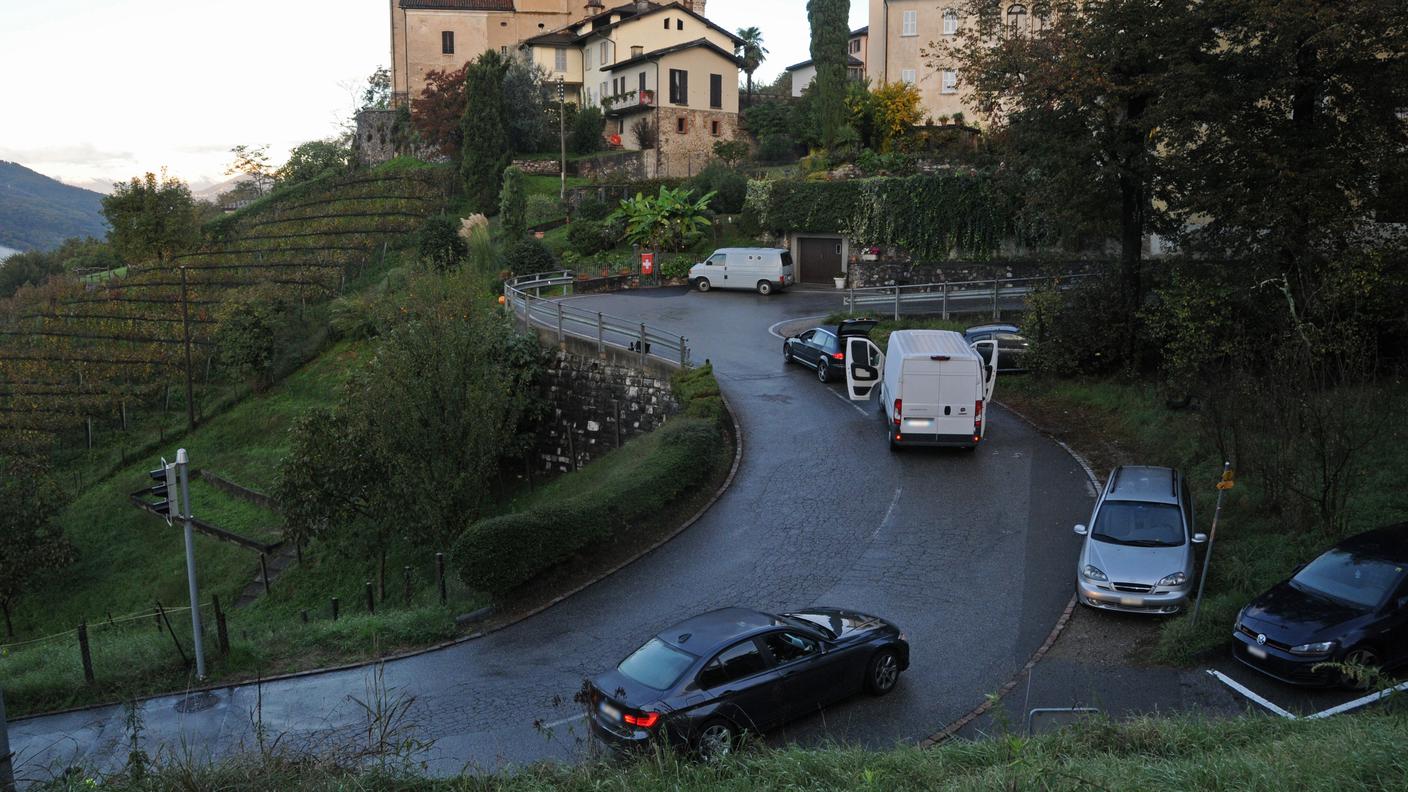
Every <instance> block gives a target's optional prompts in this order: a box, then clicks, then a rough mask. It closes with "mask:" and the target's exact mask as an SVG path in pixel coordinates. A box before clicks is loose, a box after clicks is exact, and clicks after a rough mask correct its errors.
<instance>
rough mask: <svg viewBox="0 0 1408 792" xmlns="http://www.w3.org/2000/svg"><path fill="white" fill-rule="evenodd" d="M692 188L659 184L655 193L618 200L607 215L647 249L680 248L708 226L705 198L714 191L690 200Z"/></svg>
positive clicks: (628, 240)
mask: <svg viewBox="0 0 1408 792" xmlns="http://www.w3.org/2000/svg"><path fill="white" fill-rule="evenodd" d="M692 196H693V192H692V191H690V190H685V189H678V190H672V189H670V188H669V187H661V188H660V193H659V194H658V195H641V194H640V193H636V197H635V198H629V199H626V200H624V201H622V202H621V206H620V207H619V208H618V209H616V211H614V212H612V213H611V216H610V217H608V218H607V220H608V221H610V222H620V223H623V224H624V225H625V229H626V232H625V233H626V241H627V242H630V243H631V244H635V245H642V246H644V247H647V248H649V249H651V250H683V249H684V248H686V247H688V246H689V245H691V244H693V243H694V242H695V241H696V240H698V239H699V237H700V236H702V235H703V234H704V232H705V230H707V229H708V228H709V216H708V211H709V202H710V201H711V200H713V198H714V194H713V193H707V194H705V195H704V196H703V197H701V198H699V199H698V200H690V199H691V198H692Z"/></svg>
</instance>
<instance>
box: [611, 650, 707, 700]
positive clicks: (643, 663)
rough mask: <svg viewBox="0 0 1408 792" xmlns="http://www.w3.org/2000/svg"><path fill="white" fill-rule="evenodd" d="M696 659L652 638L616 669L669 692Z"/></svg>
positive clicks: (647, 684)
mask: <svg viewBox="0 0 1408 792" xmlns="http://www.w3.org/2000/svg"><path fill="white" fill-rule="evenodd" d="M695 659H696V658H695V657H694V655H692V654H690V653H688V652H682V651H680V650H679V649H676V648H675V647H673V646H670V645H669V644H667V643H665V642H664V641H662V640H660V639H659V638H651V639H650V640H649V641H646V643H645V645H644V646H642V647H641V648H639V649H637V650H635V651H634V652H632V653H631V656H630V657H627V658H626V659H625V660H622V661H621V665H619V666H616V669H617V670H618V671H620V672H621V673H623V674H625V675H626V676H628V677H630V678H631V679H634V680H635V681H637V682H639V683H641V684H642V685H645V686H646V687H652V688H655V689H656V690H667V689H669V688H670V687H671V686H673V685H674V684H675V683H676V682H678V681H679V679H680V676H681V675H682V674H684V672H685V671H687V670H689V667H690V666H691V665H693V664H694V661H695Z"/></svg>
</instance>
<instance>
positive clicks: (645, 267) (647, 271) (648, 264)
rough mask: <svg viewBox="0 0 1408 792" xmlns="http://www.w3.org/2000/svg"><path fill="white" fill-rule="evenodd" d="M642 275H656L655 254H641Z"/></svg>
mask: <svg viewBox="0 0 1408 792" xmlns="http://www.w3.org/2000/svg"><path fill="white" fill-rule="evenodd" d="M640 274H642V275H654V274H655V254H654V253H642V254H640Z"/></svg>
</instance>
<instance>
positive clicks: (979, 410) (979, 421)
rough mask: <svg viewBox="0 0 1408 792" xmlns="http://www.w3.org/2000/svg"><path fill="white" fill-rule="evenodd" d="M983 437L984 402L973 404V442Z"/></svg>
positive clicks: (978, 401)
mask: <svg viewBox="0 0 1408 792" xmlns="http://www.w3.org/2000/svg"><path fill="white" fill-rule="evenodd" d="M982 436H983V400H982V399H978V400H977V401H975V402H973V442H975V443H976V442H978V438H980V437H982Z"/></svg>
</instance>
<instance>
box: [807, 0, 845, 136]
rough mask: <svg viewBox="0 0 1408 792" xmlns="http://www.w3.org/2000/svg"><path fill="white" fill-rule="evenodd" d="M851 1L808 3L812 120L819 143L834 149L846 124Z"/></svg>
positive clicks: (824, 0) (830, 0) (815, 1)
mask: <svg viewBox="0 0 1408 792" xmlns="http://www.w3.org/2000/svg"><path fill="white" fill-rule="evenodd" d="M850 15H851V3H850V0H807V21H808V22H809V23H811V27H812V61H813V62H814V63H815V64H816V79H815V82H814V85H813V90H814V91H816V101H815V104H814V108H815V109H814V112H815V120H816V124H817V126H818V127H819V130H818V131H819V132H820V133H821V143H822V145H823V146H825V147H826V148H828V149H831V148H834V147H835V146H836V143H837V142H838V141H839V140H840V138H841V137H842V129H843V128H844V127H845V125H846V58H847V55H848V53H847V52H846V44H847V42H848V41H849V40H850V37H851V28H850Z"/></svg>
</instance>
